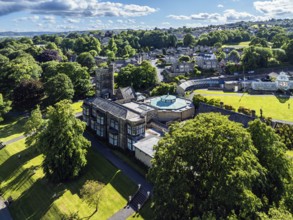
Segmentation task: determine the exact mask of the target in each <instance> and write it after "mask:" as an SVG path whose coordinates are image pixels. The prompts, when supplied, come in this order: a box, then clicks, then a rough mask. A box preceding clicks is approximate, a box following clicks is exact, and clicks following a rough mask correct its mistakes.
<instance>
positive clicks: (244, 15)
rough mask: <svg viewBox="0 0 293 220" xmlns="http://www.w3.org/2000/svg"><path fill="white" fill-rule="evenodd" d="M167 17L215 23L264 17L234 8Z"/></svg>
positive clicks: (261, 18) (253, 19) (262, 18)
mask: <svg viewBox="0 0 293 220" xmlns="http://www.w3.org/2000/svg"><path fill="white" fill-rule="evenodd" d="M167 17H168V18H172V19H176V20H194V21H201V22H215V23H225V22H236V21H248V20H252V21H255V20H264V19H267V18H266V17H259V16H255V15H252V14H250V13H248V12H239V11H236V10H235V9H227V10H225V11H224V12H223V13H221V14H219V13H198V14H192V15H189V16H187V15H169V16H167Z"/></svg>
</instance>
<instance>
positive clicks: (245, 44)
mask: <svg viewBox="0 0 293 220" xmlns="http://www.w3.org/2000/svg"><path fill="white" fill-rule="evenodd" d="M249 44H250V41H243V42H240V43H235V44H224V45H223V46H222V48H224V47H234V48H235V49H240V48H245V47H249Z"/></svg>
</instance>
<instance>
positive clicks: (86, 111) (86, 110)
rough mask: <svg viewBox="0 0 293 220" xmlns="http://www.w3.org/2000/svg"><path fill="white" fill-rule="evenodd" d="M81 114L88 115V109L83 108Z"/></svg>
mask: <svg viewBox="0 0 293 220" xmlns="http://www.w3.org/2000/svg"><path fill="white" fill-rule="evenodd" d="M82 111H83V114H84V115H90V109H89V108H85V107H83V110H82Z"/></svg>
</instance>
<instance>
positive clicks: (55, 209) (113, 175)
mask: <svg viewBox="0 0 293 220" xmlns="http://www.w3.org/2000/svg"><path fill="white" fill-rule="evenodd" d="M24 141H25V140H20V141H18V142H15V143H13V144H10V145H7V146H6V147H5V148H3V149H2V150H0V182H1V191H2V193H3V196H4V198H6V199H7V198H8V197H9V196H12V198H13V200H14V201H13V203H12V204H11V205H10V206H9V209H10V212H11V214H12V217H13V219H15V220H17V219H61V218H62V217H64V216H70V215H71V214H77V215H78V216H79V218H86V217H88V216H90V215H91V214H92V213H93V212H94V208H91V207H89V206H88V205H87V204H86V203H85V202H84V201H83V200H82V199H81V197H80V189H81V187H82V186H83V184H84V183H85V182H86V180H97V181H100V182H102V183H104V184H105V188H103V194H104V196H103V198H102V201H101V203H100V206H99V211H98V212H97V213H96V214H94V215H93V216H92V217H91V219H107V218H109V217H110V216H112V215H113V214H114V213H116V212H117V211H118V210H120V209H121V208H123V207H124V206H125V205H126V203H127V199H128V196H129V195H132V194H133V193H134V192H135V191H136V185H135V184H134V183H133V182H132V181H130V179H128V178H127V177H126V176H124V175H123V174H122V172H120V170H118V169H117V168H116V167H114V166H113V165H112V164H110V163H109V162H108V161H107V160H105V159H104V158H103V157H102V156H101V155H100V154H98V153H97V152H95V151H94V150H92V149H90V150H89V152H88V155H87V158H88V165H87V167H86V169H85V170H84V173H83V174H82V175H81V176H80V177H79V178H78V179H76V180H72V181H70V182H66V183H60V184H53V183H50V182H48V181H47V179H46V178H45V177H44V173H43V170H42V168H41V164H42V161H43V156H42V155H40V154H38V153H37V152H36V151H35V149H33V148H26V147H25V144H24ZM18 155H21V157H20V158H18Z"/></svg>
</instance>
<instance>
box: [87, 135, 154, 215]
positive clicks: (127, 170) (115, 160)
mask: <svg viewBox="0 0 293 220" xmlns="http://www.w3.org/2000/svg"><path fill="white" fill-rule="evenodd" d="M84 136H85V137H86V138H87V139H88V140H89V141H90V142H91V145H92V147H93V148H94V149H96V150H97V151H98V152H99V153H100V154H101V155H102V156H103V157H105V158H106V159H107V160H108V161H109V162H111V163H112V164H113V165H114V166H116V167H117V168H118V169H120V170H121V171H122V172H123V173H124V175H126V176H127V177H129V178H130V179H131V180H132V181H133V182H134V183H136V184H141V187H142V188H143V189H144V191H145V192H147V191H150V192H152V189H153V186H152V185H151V184H150V183H149V182H148V181H147V180H146V179H145V178H144V177H143V176H141V175H140V174H139V173H138V172H136V171H135V170H134V169H133V168H132V167H131V166H129V165H128V164H126V163H125V162H124V161H122V160H121V159H120V158H119V157H117V156H116V155H114V154H113V153H112V152H111V150H110V149H109V148H108V147H106V146H104V145H103V144H102V143H100V142H99V141H98V140H97V139H96V138H95V137H94V136H93V135H92V134H90V133H88V132H85V135H84ZM134 212H135V210H134V209H133V208H132V207H129V206H126V207H125V208H124V209H121V210H120V211H118V212H117V213H115V214H114V215H113V216H112V217H111V218H109V219H111V220H123V219H127V218H128V217H129V216H131V215H132V214H134Z"/></svg>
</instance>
